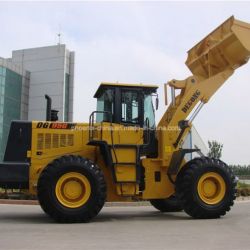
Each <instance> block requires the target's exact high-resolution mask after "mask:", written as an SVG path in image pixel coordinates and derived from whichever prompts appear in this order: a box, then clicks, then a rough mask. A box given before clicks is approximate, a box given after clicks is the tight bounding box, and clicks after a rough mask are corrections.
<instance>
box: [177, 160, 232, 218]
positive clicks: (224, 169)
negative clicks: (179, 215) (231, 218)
mask: <svg viewBox="0 0 250 250" xmlns="http://www.w3.org/2000/svg"><path fill="white" fill-rule="evenodd" d="M210 173H212V174H215V175H217V176H220V177H219V178H222V180H223V183H224V184H223V185H225V189H224V191H225V192H224V193H223V195H222V196H221V198H220V199H219V200H218V202H217V201H216V202H214V203H210V202H205V201H206V200H204V199H202V197H201V195H200V194H199V191H198V189H199V188H198V185H199V184H198V183H199V180H201V177H202V176H204V175H205V174H208V175H209V174H210ZM208 178H209V177H208ZM236 184H237V181H236V178H235V176H234V175H233V173H232V171H231V169H230V168H229V167H228V166H227V165H226V164H225V163H224V162H222V161H221V160H218V159H211V158H207V157H203V158H196V159H193V160H191V161H190V162H188V163H186V165H185V166H184V167H183V168H182V170H181V171H180V173H179V174H178V176H177V181H176V195H177V197H178V198H179V199H181V201H182V204H183V208H184V210H185V212H186V213H187V214H189V215H190V216H192V217H193V218H198V219H212V218H219V217H220V216H223V215H225V214H226V212H228V211H229V210H230V208H231V206H233V204H234V200H235V198H236ZM217 189H218V190H223V189H219V188H217ZM218 192H221V191H218ZM222 192H223V191H222ZM211 199H213V197H212V198H211Z"/></svg>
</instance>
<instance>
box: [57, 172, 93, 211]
mask: <svg viewBox="0 0 250 250" xmlns="http://www.w3.org/2000/svg"><path fill="white" fill-rule="evenodd" d="M55 191H56V197H57V199H58V201H59V202H60V203H61V204H62V205H64V206H65V207H68V208H77V207H80V206H82V205H84V204H85V203H86V202H87V201H88V199H89V197H90V193H91V186H90V183H89V180H88V179H87V178H86V177H85V176H84V175H82V174H80V173H77V172H70V173H66V174H64V175H62V176H61V177H60V178H59V180H58V181H57V183H56V189H55Z"/></svg>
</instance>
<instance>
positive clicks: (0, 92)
mask: <svg viewBox="0 0 250 250" xmlns="http://www.w3.org/2000/svg"><path fill="white" fill-rule="evenodd" d="M29 77H30V74H29V72H28V71H26V70H24V69H23V68H22V67H19V66H17V65H15V64H13V63H12V62H11V61H10V60H6V59H3V58H0V160H1V159H2V158H3V155H4V151H5V146H6V142H7V139H8V133H9V127H10V123H11V121H12V120H20V119H21V120H27V119H28V102H29Z"/></svg>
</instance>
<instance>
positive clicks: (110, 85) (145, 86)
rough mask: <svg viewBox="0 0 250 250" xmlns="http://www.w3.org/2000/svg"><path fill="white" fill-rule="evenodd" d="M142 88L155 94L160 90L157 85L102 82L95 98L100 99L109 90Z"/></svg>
mask: <svg viewBox="0 0 250 250" xmlns="http://www.w3.org/2000/svg"><path fill="white" fill-rule="evenodd" d="M115 87H118V88H123V87H124V88H127V87H129V88H137V89H138V88H141V89H145V90H148V91H150V92H151V93H155V92H156V90H157V89H158V86H157V85H150V84H142V83H140V84H132V83H108V82H102V83H101V84H100V85H99V87H98V89H97V91H96V92H95V95H94V98H98V97H99V96H100V95H101V94H102V92H103V91H104V90H106V89H107V88H115Z"/></svg>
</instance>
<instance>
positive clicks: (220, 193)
mask: <svg viewBox="0 0 250 250" xmlns="http://www.w3.org/2000/svg"><path fill="white" fill-rule="evenodd" d="M225 193H226V183H225V181H224V179H223V178H222V177H221V175H219V174H217V173H215V172H209V173H206V174H204V175H202V176H201V178H200V179H199V182H198V194H199V197H200V199H201V200H202V201H203V202H205V203H206V204H209V205H215V204H218V203H219V202H221V201H222V200H223V198H224V196H225Z"/></svg>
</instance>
